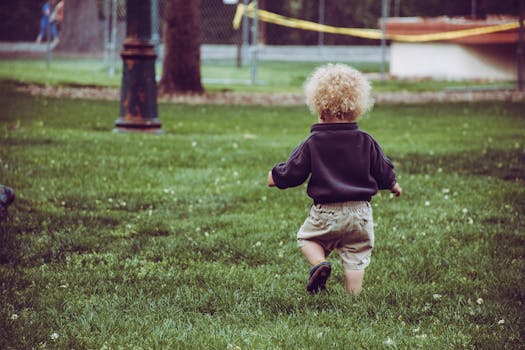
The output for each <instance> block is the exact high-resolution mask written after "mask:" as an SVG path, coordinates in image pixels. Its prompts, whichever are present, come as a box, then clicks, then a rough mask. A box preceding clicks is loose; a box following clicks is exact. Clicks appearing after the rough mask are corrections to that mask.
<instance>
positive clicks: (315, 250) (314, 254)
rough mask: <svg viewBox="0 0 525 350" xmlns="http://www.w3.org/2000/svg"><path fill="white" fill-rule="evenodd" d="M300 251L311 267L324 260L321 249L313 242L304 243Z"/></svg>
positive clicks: (323, 253)
mask: <svg viewBox="0 0 525 350" xmlns="http://www.w3.org/2000/svg"><path fill="white" fill-rule="evenodd" d="M301 251H302V252H303V254H304V256H305V257H306V260H308V262H309V263H310V264H311V265H312V266H315V265H317V264H319V263H320V262H322V261H325V260H326V255H325V252H324V249H323V247H322V246H321V245H319V244H317V243H315V242H312V241H306V244H305V245H304V246H302V247H301Z"/></svg>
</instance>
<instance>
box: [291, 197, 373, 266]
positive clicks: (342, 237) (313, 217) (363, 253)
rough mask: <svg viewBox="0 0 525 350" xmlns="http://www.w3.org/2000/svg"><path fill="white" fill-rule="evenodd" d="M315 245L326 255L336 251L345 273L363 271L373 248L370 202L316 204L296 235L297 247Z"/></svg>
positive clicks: (368, 262)
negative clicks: (309, 242)
mask: <svg viewBox="0 0 525 350" xmlns="http://www.w3.org/2000/svg"><path fill="white" fill-rule="evenodd" d="M308 241H312V242H315V243H317V244H319V245H321V247H323V249H324V250H325V253H326V256H328V255H329V254H330V252H332V250H334V249H337V251H338V252H339V255H341V259H342V261H343V266H344V267H345V269H348V270H364V269H365V268H366V267H367V266H368V265H369V264H370V257H371V255H372V249H373V247H374V222H373V220H372V207H371V206H370V203H369V202H342V203H329V204H316V205H312V207H311V208H310V213H309V215H308V217H307V218H306V220H305V221H304V224H303V225H302V226H301V228H300V229H299V232H297V244H298V246H299V247H302V246H304V245H305V244H306V243H307V242H308Z"/></svg>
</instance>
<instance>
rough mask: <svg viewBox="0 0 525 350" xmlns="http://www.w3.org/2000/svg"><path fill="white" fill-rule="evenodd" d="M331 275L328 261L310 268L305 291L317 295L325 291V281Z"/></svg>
mask: <svg viewBox="0 0 525 350" xmlns="http://www.w3.org/2000/svg"><path fill="white" fill-rule="evenodd" d="M330 273H332V266H331V265H330V263H329V262H328V261H323V262H322V263H319V264H317V265H315V266H314V267H312V269H311V270H310V278H309V279H308V283H307V284H306V290H307V291H308V293H310V294H317V293H319V292H320V291H323V290H325V289H326V280H328V277H330Z"/></svg>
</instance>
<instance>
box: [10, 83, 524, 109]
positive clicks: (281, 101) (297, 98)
mask: <svg viewBox="0 0 525 350" xmlns="http://www.w3.org/2000/svg"><path fill="white" fill-rule="evenodd" d="M17 91H20V92H25V93H29V94H31V95H34V96H48V97H65V98H78V99H95V100H119V99H120V89H119V88H111V87H93V86H85V87H84V86H82V87H80V86H45V85H36V84H29V85H19V86H18V87H17ZM374 99H375V102H376V103H378V104H382V103H385V104H387V103H395V104H416V103H429V102H476V101H505V102H523V101H525V91H517V90H483V91H439V92H430V91H429V92H406V91H400V92H376V93H374ZM158 101H159V102H173V103H187V104H228V105H273V106H296V105H303V104H304V97H303V94H301V93H263V92H257V93H253V92H231V91H228V92H208V93H204V94H171V95H168V94H164V95H159V96H158Z"/></svg>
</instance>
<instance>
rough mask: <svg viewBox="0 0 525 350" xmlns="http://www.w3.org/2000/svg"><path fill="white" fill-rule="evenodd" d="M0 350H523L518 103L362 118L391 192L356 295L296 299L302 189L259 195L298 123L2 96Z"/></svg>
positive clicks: (205, 109) (524, 165)
mask: <svg viewBox="0 0 525 350" xmlns="http://www.w3.org/2000/svg"><path fill="white" fill-rule="evenodd" d="M0 105H1V106H2V110H1V111H0V183H4V184H7V185H9V186H11V187H13V188H14V189H15V190H16V192H17V199H16V201H15V203H14V204H13V206H11V207H10V217H9V219H8V221H6V222H3V223H2V224H1V226H0V329H1V330H2V331H1V332H0V348H1V349H31V348H35V349H44V348H50V349H132V348H133V349H142V348H143V349H161V348H165V349H168V348H176V349H320V348H324V349H349V348H356V349H413V348H422V349H464V348H473V349H474V348H475V349H483V348H486V349H505V348H506V349H518V348H523V347H524V346H525V333H524V332H525V306H524V305H523V303H524V301H525V293H524V288H523V286H524V285H525V280H524V271H525V259H524V256H525V230H524V228H525V221H524V214H525V186H524V180H525V153H524V152H525V149H524V148H525V137H524V136H525V119H524V118H523V111H524V110H525V104H523V103H514V104H513V103H480V104H474V103H473V104H426V105H411V106H377V107H376V108H375V109H374V110H373V111H372V113H371V115H370V116H369V117H366V118H365V119H363V120H362V122H361V123H360V125H361V128H362V129H364V130H366V131H368V132H370V133H371V134H372V135H374V136H375V138H376V139H377V141H378V142H379V143H380V144H381V145H382V147H383V149H384V151H385V153H386V154H387V155H389V156H390V157H391V158H392V159H393V160H394V161H395V164H396V168H397V173H398V177H399V182H400V183H401V184H402V186H403V188H404V191H405V194H404V196H403V197H401V198H392V197H391V196H390V195H389V193H387V192H383V193H381V194H380V195H378V196H377V197H375V198H374V200H373V208H374V216H375V221H376V223H377V226H376V248H375V251H374V255H373V261H372V264H371V265H370V267H369V269H368V270H367V275H366V277H365V286H364V291H363V293H362V294H361V295H360V296H358V297H351V296H346V295H345V294H344V288H343V271H342V269H341V266H340V264H339V261H338V258H337V256H332V257H331V260H332V262H333V264H334V272H333V276H332V277H331V279H330V280H329V285H328V289H329V293H327V294H321V295H317V296H309V295H307V294H306V292H305V282H306V278H307V273H308V270H309V267H308V266H307V263H306V262H305V260H304V258H303V257H302V256H301V254H300V252H299V251H298V249H297V248H296V245H295V238H294V237H295V233H296V231H297V229H298V227H299V226H300V224H301V223H302V221H303V220H304V218H305V216H306V213H307V210H308V207H309V204H310V201H309V199H308V198H307V197H306V195H305V193H304V192H305V191H304V187H300V188H296V189H289V190H286V191H279V190H277V189H269V188H267V187H266V186H265V182H266V173H267V171H268V170H269V169H270V168H271V167H272V166H273V165H274V164H275V163H276V162H279V161H284V160H285V159H286V158H287V156H288V154H289V152H290V151H291V150H292V148H293V147H295V146H296V145H297V143H298V142H299V141H300V140H302V139H303V138H304V137H305V136H306V135H307V134H308V132H309V126H310V124H311V123H312V122H313V121H314V117H312V116H309V114H308V112H307V110H306V108H305V107H304V108H303V107H294V108H292V107H272V106H264V107H258V106H253V107H234V106H206V105H203V106H189V105H182V104H179V105H173V104H161V105H160V106H159V110H160V119H161V120H162V122H163V124H164V125H163V129H164V131H165V134H164V135H162V136H154V135H144V134H114V133H112V132H111V130H112V129H113V127H114V122H115V120H116V119H117V117H118V102H107V101H104V102H102V101H83V100H67V99H53V98H43V97H42V98H35V97H31V96H28V95H22V94H19V93H16V92H14V91H13V89H12V86H11V85H9V84H5V83H0Z"/></svg>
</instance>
